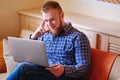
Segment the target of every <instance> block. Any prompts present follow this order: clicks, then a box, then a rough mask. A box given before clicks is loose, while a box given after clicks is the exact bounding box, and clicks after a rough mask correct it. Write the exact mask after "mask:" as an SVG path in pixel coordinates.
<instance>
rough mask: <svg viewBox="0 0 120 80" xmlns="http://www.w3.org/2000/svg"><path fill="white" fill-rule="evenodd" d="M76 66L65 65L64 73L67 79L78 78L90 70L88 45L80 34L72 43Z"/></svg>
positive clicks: (86, 39) (84, 37) (86, 40)
mask: <svg viewBox="0 0 120 80" xmlns="http://www.w3.org/2000/svg"><path fill="white" fill-rule="evenodd" d="M74 48H75V52H74V54H75V61H76V65H65V66H64V71H65V72H64V73H65V76H68V77H80V76H83V75H85V74H86V73H87V72H88V71H89V68H90V44H89V40H88V38H87V37H86V36H85V35H84V34H80V35H78V36H77V37H76V39H75V41H74Z"/></svg>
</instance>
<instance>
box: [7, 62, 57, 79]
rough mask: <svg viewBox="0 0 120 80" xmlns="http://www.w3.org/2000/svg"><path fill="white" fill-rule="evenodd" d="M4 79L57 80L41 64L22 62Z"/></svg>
mask: <svg viewBox="0 0 120 80" xmlns="http://www.w3.org/2000/svg"><path fill="white" fill-rule="evenodd" d="M6 80H59V79H58V78H57V77H55V76H54V75H53V74H52V73H50V72H49V71H48V70H46V69H45V67H43V66H38V65H35V64H31V63H27V62H22V63H20V64H18V66H17V67H16V68H15V70H14V71H13V72H12V73H11V74H10V75H9V76H8V77H7V79H6Z"/></svg>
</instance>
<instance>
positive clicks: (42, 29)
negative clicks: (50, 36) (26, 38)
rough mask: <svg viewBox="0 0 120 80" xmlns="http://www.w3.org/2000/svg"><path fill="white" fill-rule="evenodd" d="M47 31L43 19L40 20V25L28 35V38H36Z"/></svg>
mask: <svg viewBox="0 0 120 80" xmlns="http://www.w3.org/2000/svg"><path fill="white" fill-rule="evenodd" d="M46 32H48V30H45V21H42V22H41V24H40V26H39V27H38V28H37V29H36V30H35V32H34V33H33V34H32V35H30V39H32V40H37V38H38V37H39V36H41V35H43V34H45V33H46Z"/></svg>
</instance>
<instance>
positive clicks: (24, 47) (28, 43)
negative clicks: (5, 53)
mask: <svg viewBox="0 0 120 80" xmlns="http://www.w3.org/2000/svg"><path fill="white" fill-rule="evenodd" d="M8 43H9V46H10V49H11V52H12V55H13V58H14V60H15V61H17V62H30V63H33V64H37V65H40V66H46V67H47V66H49V64H48V59H47V54H46V48H45V43H44V42H43V41H38V40H29V39H23V38H16V37H8Z"/></svg>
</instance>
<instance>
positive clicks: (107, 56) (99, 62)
mask: <svg viewBox="0 0 120 80" xmlns="http://www.w3.org/2000/svg"><path fill="white" fill-rule="evenodd" d="M117 56H118V55H117V54H112V53H107V52H104V51H100V50H98V49H91V69H90V73H89V79H88V80H108V77H109V74H110V71H111V68H112V65H113V63H114V61H115V59H116V57H117Z"/></svg>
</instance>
